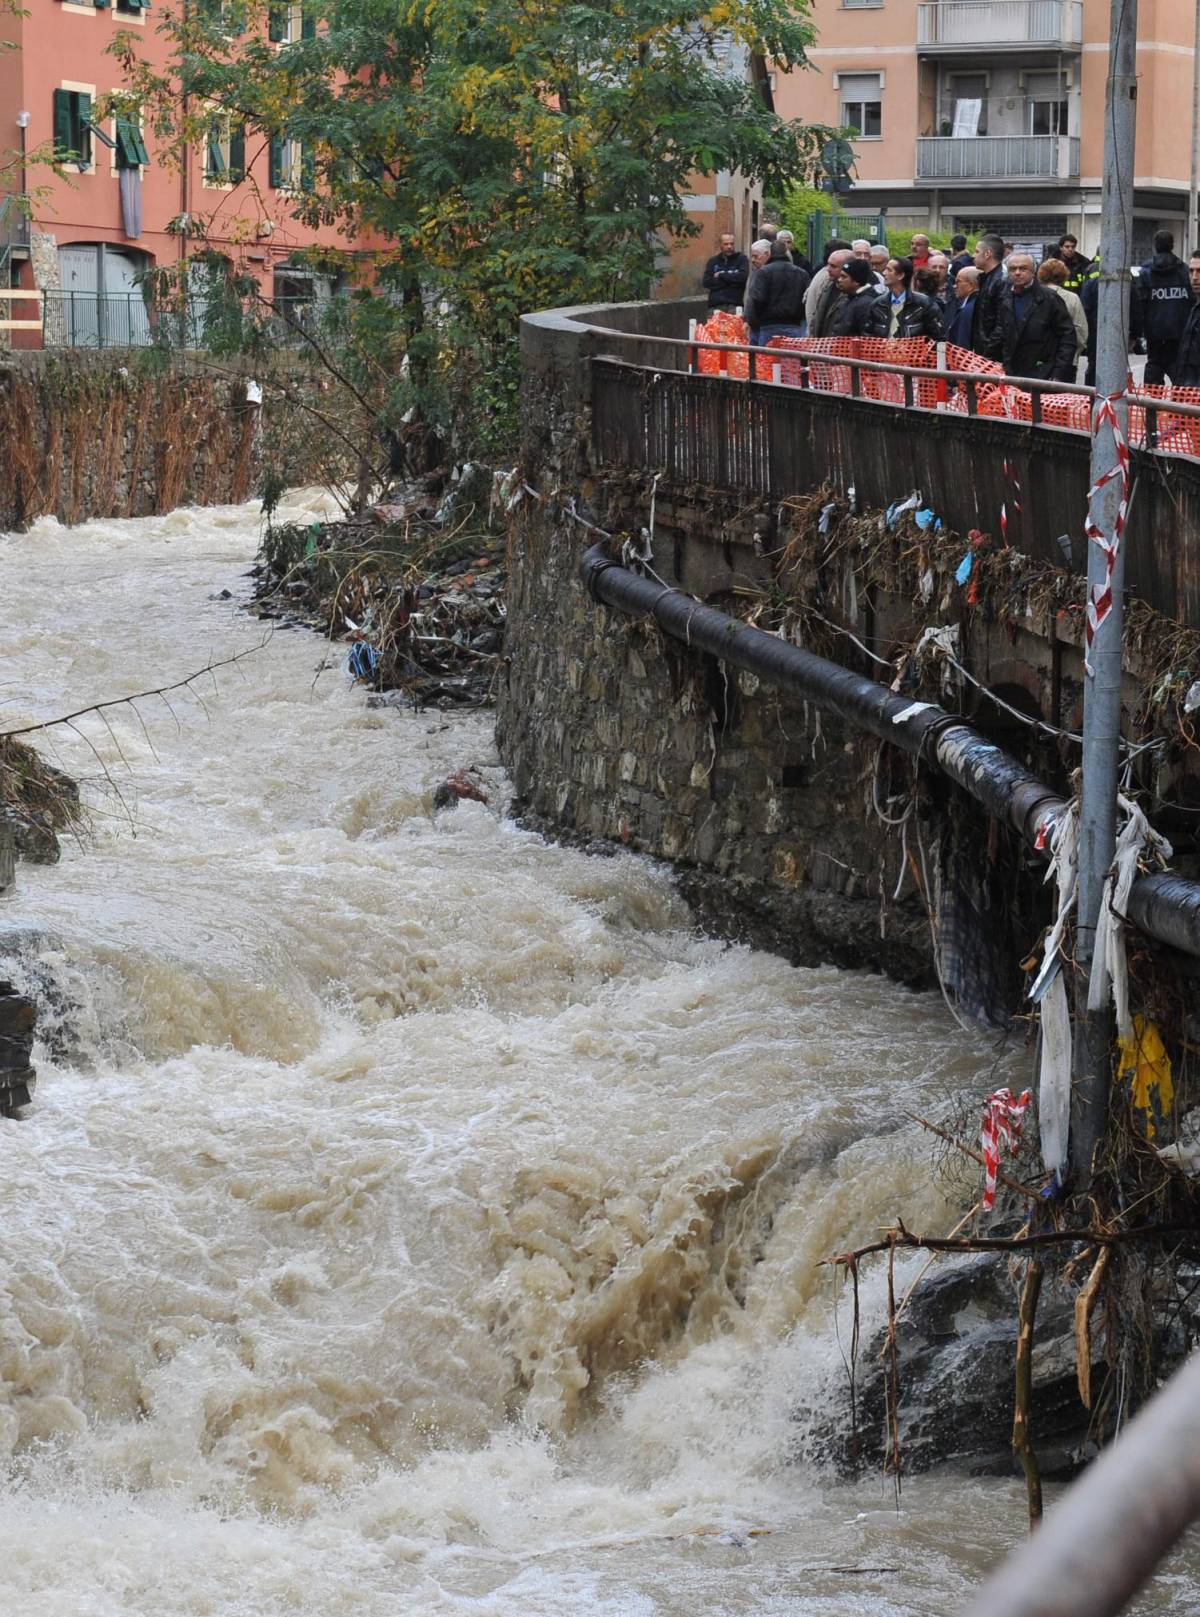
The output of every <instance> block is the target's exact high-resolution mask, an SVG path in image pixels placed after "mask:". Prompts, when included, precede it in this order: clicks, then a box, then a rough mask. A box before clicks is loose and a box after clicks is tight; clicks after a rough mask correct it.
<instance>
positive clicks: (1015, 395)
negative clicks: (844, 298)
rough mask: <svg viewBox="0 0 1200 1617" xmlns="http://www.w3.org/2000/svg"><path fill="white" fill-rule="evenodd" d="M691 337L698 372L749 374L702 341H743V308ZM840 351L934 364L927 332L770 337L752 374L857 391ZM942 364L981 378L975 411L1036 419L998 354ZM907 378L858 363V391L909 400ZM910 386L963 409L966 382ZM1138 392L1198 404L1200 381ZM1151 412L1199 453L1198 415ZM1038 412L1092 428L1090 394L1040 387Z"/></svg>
mask: <svg viewBox="0 0 1200 1617" xmlns="http://www.w3.org/2000/svg"><path fill="white" fill-rule="evenodd" d="M695 341H696V344H697V354H696V362H697V368H698V370H699V371H700V372H701V374H702V375H705V376H729V377H732V378H734V379H735V380H738V381H746V380H747V379H748V378H749V376H750V368H751V356H750V355H749V354H730V353H723V352H721V351H720V350H717V349H712V348H705V347H703V346H702V345H703V344H704V343H705V342H715V343H731V344H734V345H741V346H748V345H749V342H750V333H749V330H748V329H747V326H746V322H745V320H744V319H743V318H742V317H741V316H740V315H735V314H730V313H728V312H727V311H725V310H717V311H715V312H714V313H713V314H712V315H711V316H710V318H709V319H708V321H707V322H706V323H704V324H701V325H697V326H696V329H695ZM839 359H860V360H872V359H873V360H878V361H879V362H880V363H883V364H888V365H906V366H908V367H909V368H910V369H913V370H915V369H922V370H923V369H934V368H936V367H937V361H938V346H937V344H936V343H933V342H930V341H929V340H928V339H927V338H924V337H909V338H904V337H901V338H896V337H772V338H771V339H770V341H769V342H768V343H767V345H766V346H765V347H764V348H763V350H762V353H761V354H756V355H755V356H754V376H755V379H756V380H757V381H761V382H779V383H781V384H782V385H783V386H785V387H800V386H803V385H805V382H806V381H807V385H808V386H809V387H810V388H813V389H815V390H816V391H817V392H821V393H844V394H849V393H852V392H853V391H854V378H853V372H852V370H851V367H850V366H849V365H839V364H838V363H837V361H838V360H839ZM945 368H946V369H947V370H950V371H957V372H960V373H961V374H963V375H964V376H966V375H971V376H974V377H978V378H980V380H979V381H978V382H976V384H975V410H976V413H977V414H978V415H981V416H989V417H992V418H994V419H1001V420H1007V421H1032V420H1033V395H1032V394H1031V393H1030V392H1029V391H1028V389H1026V388H1023V387H1021V386H1020V385H1019V383H1017V382H1015V381H1013V382H1009V381H1007V380H1005V379H1004V377H1005V372H1004V367H1003V365H1000V364H998V363H997V361H995V360H993V359H985V358H983V356H982V355H980V354H976V353H974V352H972V350H971V349H969V348H959V347H958V346H957V345H956V344H954V343H947V344H946V345H945ZM805 371H807V378H806V376H805ZM985 378H986V380H984V379H985ZM993 378H994V379H995V380H993ZM905 381H906V378H905V377H903V376H900V375H896V374H894V373H893V372H890V371H872V370H867V369H862V368H860V369H859V372H858V390H859V392H860V394H861V395H862V397H863V398H868V399H877V400H880V401H882V402H884V403H888V404H895V405H897V406H899V407H903V406H904V404H905V402H906V396H905ZM911 388H912V394H911V396H912V400H913V403H914V404H915V405H917V406H918V407H919V408H921V409H925V410H936V409H942V410H952V411H955V412H959V413H965V412H966V410H967V390H966V389H965V388H963V387H956V386H955V385H954V384H953V383H948V382H947V381H946V380H945V379H944V378H942V377H930V378H929V379H928V381H926V380H924V379H922V378H921V377H919V376H918V377H914V378H912V381H911ZM1136 396H1137V397H1139V398H1143V399H1147V400H1150V399H1153V400H1154V401H1155V402H1156V403H1157V402H1162V403H1164V404H1169V403H1170V402H1171V400H1173V399H1176V400H1178V401H1179V402H1180V403H1181V404H1192V405H1200V387H1174V386H1172V385H1171V384H1170V383H1162V384H1146V383H1144V384H1143V385H1142V386H1141V387H1140V388H1139V389H1138V390H1137V395H1136ZM1153 413H1154V416H1155V431H1156V436H1157V446H1158V448H1159V449H1163V450H1167V451H1169V452H1171V453H1174V454H1183V455H1192V456H1195V457H1196V458H1198V459H1200V417H1192V416H1182V415H1173V414H1171V413H1170V412H1169V411H1167V410H1156V411H1154V412H1153ZM1040 415H1041V419H1042V421H1044V422H1045V423H1046V425H1047V426H1052V427H1061V428H1064V429H1065V430H1067V431H1069V432H1083V433H1086V432H1090V431H1091V425H1092V405H1091V400H1090V399H1089V398H1088V396H1087V395H1085V394H1082V393H1043V394H1042V395H1041V405H1040ZM1129 443H1130V445H1131V447H1134V448H1142V447H1144V446H1145V444H1146V410H1145V408H1144V406H1142V405H1140V404H1136V403H1135V404H1131V405H1130V407H1129Z"/></svg>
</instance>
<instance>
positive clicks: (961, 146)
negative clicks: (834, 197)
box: [775, 0, 1196, 261]
mask: <svg viewBox="0 0 1200 1617" xmlns="http://www.w3.org/2000/svg"><path fill="white" fill-rule="evenodd" d="M1108 11H1109V5H1108V0H813V19H814V22H815V23H816V26H817V31H818V35H819V38H818V42H817V44H816V47H815V48H814V49H813V50H811V51H810V53H809V56H810V60H811V62H812V70H810V71H807V72H798V73H792V74H789V75H780V76H779V78H778V80H777V83H776V87H775V100H776V105H777V106H778V108H779V110H780V112H781V113H782V114H783V115H784V116H786V117H793V118H795V117H801V118H806V119H809V120H813V121H817V122H821V123H828V124H832V125H852V126H854V127H855V128H856V129H857V130H858V131H859V134H858V136H857V138H856V139H855V140H854V147H855V150H856V153H857V182H856V185H855V188H854V191H853V193H852V194H851V196H850V197H849V198H848V199H847V204H848V206H849V207H851V208H853V209H855V210H862V211H866V212H873V211H875V210H876V209H886V211H887V214H888V218H889V220H890V221H891V222H892V224H893V225H895V226H896V227H898V228H910V227H912V228H916V227H924V228H926V229H938V230H947V231H954V230H962V231H964V232H966V233H967V234H970V235H974V234H975V233H977V232H978V231H980V230H982V229H984V228H987V229H991V230H996V231H998V232H999V233H1000V234H1001V235H1003V236H1004V237H1005V239H1006V240H1008V241H1012V242H1021V243H1029V244H1030V245H1040V244H1041V243H1043V242H1048V241H1052V240H1054V239H1055V238H1056V237H1057V236H1059V235H1061V234H1063V233H1064V232H1065V231H1068V230H1070V231H1073V232H1075V233H1076V234H1077V235H1078V236H1079V237H1080V241H1081V244H1082V245H1083V246H1084V247H1085V248H1086V249H1088V250H1089V251H1090V250H1091V249H1093V248H1094V247H1095V246H1096V243H1097V240H1098V235H1099V218H1100V185H1101V169H1102V153H1103V134H1104V131H1103V123H1104V85H1105V74H1106V68H1107V59H1108V57H1107V52H1108ZM1138 34H1139V38H1138V55H1137V60H1138V74H1139V83H1138V121H1137V162H1136V173H1135V193H1134V258H1135V261H1138V260H1141V259H1144V258H1147V257H1149V255H1150V246H1151V237H1152V236H1153V234H1154V231H1155V230H1156V229H1159V228H1162V227H1166V228H1169V229H1173V230H1174V232H1175V237H1176V245H1177V247H1179V248H1180V249H1183V248H1185V245H1186V244H1185V243H1184V241H1183V235H1184V229H1185V225H1186V215H1187V198H1188V184H1189V175H1190V163H1191V123H1192V76H1193V64H1194V56H1195V46H1196V39H1195V8H1194V6H1193V5H1192V3H1191V0H1141V5H1140V15H1139V29H1138ZM1192 245H1194V244H1192Z"/></svg>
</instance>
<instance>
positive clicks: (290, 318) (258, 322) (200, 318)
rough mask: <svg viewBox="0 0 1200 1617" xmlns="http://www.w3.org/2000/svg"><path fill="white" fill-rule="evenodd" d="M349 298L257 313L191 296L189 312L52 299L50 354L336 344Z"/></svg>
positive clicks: (70, 295) (119, 301)
mask: <svg viewBox="0 0 1200 1617" xmlns="http://www.w3.org/2000/svg"><path fill="white" fill-rule="evenodd" d="M347 308H348V300H346V299H344V298H339V297H334V298H324V299H314V298H277V299H275V300H274V301H273V302H270V303H264V304H262V305H256V306H254V307H251V308H239V306H238V305H237V304H236V303H225V302H222V303H220V304H214V303H211V302H209V301H207V300H205V299H203V298H192V299H190V300H189V301H188V305H187V307H186V309H155V307H154V306H153V304H151V303H150V302H148V301H147V299H146V298H145V297H143V296H142V294H141V293H140V292H74V291H72V292H63V291H51V292H47V293H46V294H45V304H44V309H45V346H46V347H47V348H149V347H152V346H160V347H168V348H182V349H187V348H191V349H203V348H210V347H213V346H218V347H220V348H222V349H223V350H228V349H231V348H237V347H239V346H240V345H242V344H245V345H246V346H251V345H252V344H253V343H254V342H255V341H256V340H259V339H264V338H265V339H266V340H267V342H268V343H269V345H270V346H272V347H297V348H301V347H304V346H306V344H307V342H308V340H309V339H310V338H314V339H317V340H329V339H332V338H335V337H336V335H337V332H338V330H339V329H340V327H341V326H342V325H344V322H345V315H346V310H347Z"/></svg>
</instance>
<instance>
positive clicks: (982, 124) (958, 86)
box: [938, 73, 988, 135]
mask: <svg viewBox="0 0 1200 1617" xmlns="http://www.w3.org/2000/svg"><path fill="white" fill-rule="evenodd" d="M948 83H949V87H950V97H949V100H950V106H949V116H948V117H945V118H943V119H942V123H943V124H946V123H949V125H950V127H949V128H948V129H946V128H942V129H940V130H939V131H938V133H939V134H942V135H986V134H987V132H988V104H987V92H988V81H987V74H986V73H953V74H951V75H950V78H949V80H948Z"/></svg>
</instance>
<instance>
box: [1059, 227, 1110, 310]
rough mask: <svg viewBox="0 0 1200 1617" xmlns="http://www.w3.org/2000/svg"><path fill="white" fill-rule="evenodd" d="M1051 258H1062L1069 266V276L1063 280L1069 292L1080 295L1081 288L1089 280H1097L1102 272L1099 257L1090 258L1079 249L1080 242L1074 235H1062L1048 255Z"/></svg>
mask: <svg viewBox="0 0 1200 1617" xmlns="http://www.w3.org/2000/svg"><path fill="white" fill-rule="evenodd" d="M1047 256H1048V257H1050V258H1057V259H1061V261H1062V262H1063V263H1064V264H1065V265H1066V266H1067V278H1066V280H1065V281H1064V282H1063V285H1064V286H1065V287H1066V289H1067V291H1068V292H1074V293H1075V295H1076V297H1078V296H1079V289H1080V287H1081V286H1082V285H1083V283H1084V282H1085V281H1087V280H1095V279H1096V278H1097V277H1098V276H1099V274H1100V262H1099V258H1098V257H1097V258H1096V259H1095V260H1093V259H1090V258H1089V257H1088V255H1087V254H1086V253H1081V252H1080V251H1079V242H1078V241H1077V240H1076V238H1075V237H1074V236H1060V237H1059V238H1058V242H1057V244H1056V246H1055V250H1054V252H1052V253H1049V254H1048V255H1047Z"/></svg>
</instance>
